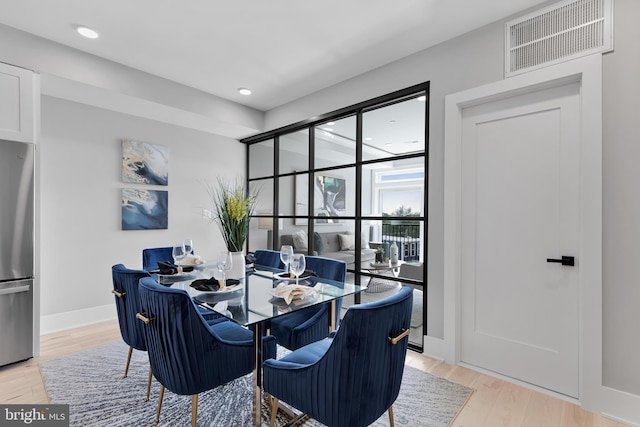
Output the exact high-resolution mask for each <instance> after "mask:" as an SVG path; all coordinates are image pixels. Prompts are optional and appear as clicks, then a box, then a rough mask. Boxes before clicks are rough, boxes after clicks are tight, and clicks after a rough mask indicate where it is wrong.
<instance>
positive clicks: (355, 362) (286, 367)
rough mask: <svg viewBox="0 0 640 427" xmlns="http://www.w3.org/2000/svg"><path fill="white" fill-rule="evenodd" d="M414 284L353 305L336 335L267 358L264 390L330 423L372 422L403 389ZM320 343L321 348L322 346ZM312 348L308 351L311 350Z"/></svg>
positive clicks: (344, 424) (353, 426) (355, 426)
mask: <svg viewBox="0 0 640 427" xmlns="http://www.w3.org/2000/svg"><path fill="white" fill-rule="evenodd" d="M412 304H413V290H412V289H411V288H410V287H403V288H402V289H401V290H400V291H399V292H398V293H397V294H396V295H393V296H391V297H389V298H387V299H384V300H381V301H376V302H373V303H369V304H362V305H354V306H351V307H349V310H347V313H346V314H345V316H344V319H343V320H342V324H341V325H340V329H339V330H338V331H337V333H336V335H335V337H334V338H333V339H330V338H329V339H327V340H323V341H321V342H318V343H315V344H312V345H311V346H309V347H305V348H302V349H300V350H297V351H295V352H293V353H291V354H290V355H288V356H286V357H284V358H283V359H282V360H277V361H276V360H267V361H265V363H264V370H263V372H264V383H263V384H264V390H265V391H266V392H268V393H270V394H271V395H272V396H274V397H276V398H278V399H280V400H282V401H284V402H287V403H288V404H290V405H292V406H293V407H295V408H297V409H299V410H301V411H302V412H304V413H305V414H308V415H309V416H310V417H312V418H314V419H316V420H317V421H319V422H321V423H323V424H326V425H330V426H337V427H340V426H349V427H357V426H368V425H369V424H371V423H373V422H374V421H375V420H377V419H378V418H379V417H380V416H381V415H382V414H383V413H384V412H385V411H386V410H387V409H388V408H389V407H390V406H391V405H392V404H393V402H394V401H395V400H396V398H397V397H398V393H399V392H400V384H401V382H402V374H403V371H404V362H405V357H406V354H407V345H408V341H409V339H408V337H404V338H402V339H400V340H399V341H398V342H397V344H395V345H394V344H392V343H391V342H390V340H389V337H397V336H398V335H399V334H400V333H402V332H403V330H408V329H409V328H410V325H411V307H412ZM318 349H320V350H318ZM307 353H308V354H307Z"/></svg>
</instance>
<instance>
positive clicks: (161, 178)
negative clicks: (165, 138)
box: [122, 139, 169, 185]
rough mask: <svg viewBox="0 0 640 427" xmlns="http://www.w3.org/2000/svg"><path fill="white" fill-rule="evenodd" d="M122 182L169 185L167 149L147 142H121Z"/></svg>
mask: <svg viewBox="0 0 640 427" xmlns="http://www.w3.org/2000/svg"><path fill="white" fill-rule="evenodd" d="M122 182H126V183H132V184H151V185H168V184H169V148H168V147H166V146H164V145H157V144H149V143H147V142H139V141H131V140H128V139H124V140H122Z"/></svg>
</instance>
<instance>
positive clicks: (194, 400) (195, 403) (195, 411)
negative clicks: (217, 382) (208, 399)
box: [191, 394, 198, 427]
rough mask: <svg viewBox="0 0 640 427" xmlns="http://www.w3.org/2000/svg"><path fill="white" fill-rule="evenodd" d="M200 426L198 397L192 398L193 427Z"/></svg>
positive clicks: (195, 395)
mask: <svg viewBox="0 0 640 427" xmlns="http://www.w3.org/2000/svg"><path fill="white" fill-rule="evenodd" d="M197 424H198V395H197V394H194V395H193V396H191V427H196V425H197Z"/></svg>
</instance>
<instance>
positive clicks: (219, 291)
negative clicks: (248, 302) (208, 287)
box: [194, 283, 242, 294]
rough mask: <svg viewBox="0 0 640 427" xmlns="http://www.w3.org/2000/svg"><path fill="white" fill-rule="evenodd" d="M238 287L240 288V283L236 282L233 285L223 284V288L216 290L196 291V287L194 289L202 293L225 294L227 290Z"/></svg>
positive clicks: (235, 289) (232, 290)
mask: <svg viewBox="0 0 640 427" xmlns="http://www.w3.org/2000/svg"><path fill="white" fill-rule="evenodd" d="M194 289H195V288H194ZM240 289H242V283H238V284H237V285H233V286H225V287H224V288H222V289H218V290H217V291H198V290H197V289H195V290H196V291H198V292H201V293H203V294H226V293H227V292H234V291H238V290H240Z"/></svg>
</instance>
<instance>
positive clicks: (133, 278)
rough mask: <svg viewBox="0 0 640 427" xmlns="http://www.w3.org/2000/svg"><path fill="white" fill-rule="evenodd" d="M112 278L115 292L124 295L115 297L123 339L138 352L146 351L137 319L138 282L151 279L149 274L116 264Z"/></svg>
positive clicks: (141, 329)
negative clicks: (146, 278)
mask: <svg viewBox="0 0 640 427" xmlns="http://www.w3.org/2000/svg"><path fill="white" fill-rule="evenodd" d="M111 276H112V278H113V290H114V291H116V292H118V293H119V294H121V295H122V296H121V297H118V296H117V294H116V297H115V299H116V310H117V312H118V323H119V324H120V333H121V334H122V339H123V340H124V342H126V343H127V344H128V345H129V346H131V347H133V348H135V349H136V350H142V351H146V350H147V346H146V344H145V341H144V328H143V325H142V324H141V323H140V321H139V320H138V319H136V313H138V312H140V294H139V292H138V282H139V281H140V279H141V278H143V277H150V276H149V273H148V272H146V271H142V270H131V269H128V268H126V267H125V266H124V265H122V264H116V265H114V266H113V267H111Z"/></svg>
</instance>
